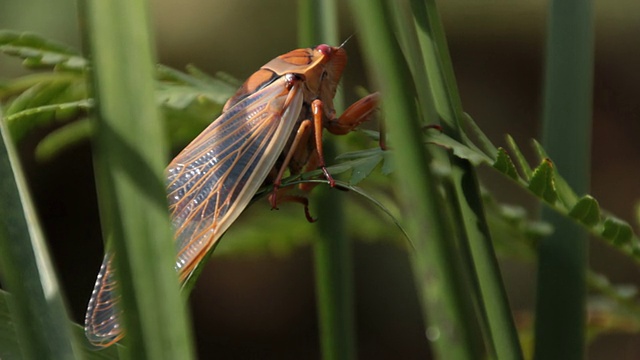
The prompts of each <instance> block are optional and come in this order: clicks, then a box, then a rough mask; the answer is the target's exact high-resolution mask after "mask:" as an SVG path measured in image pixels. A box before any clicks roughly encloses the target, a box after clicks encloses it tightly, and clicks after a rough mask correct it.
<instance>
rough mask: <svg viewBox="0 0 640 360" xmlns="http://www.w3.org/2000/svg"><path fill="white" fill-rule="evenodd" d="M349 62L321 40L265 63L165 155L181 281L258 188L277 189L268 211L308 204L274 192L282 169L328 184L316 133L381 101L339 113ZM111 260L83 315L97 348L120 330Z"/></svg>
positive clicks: (348, 124) (348, 126)
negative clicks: (315, 172) (317, 176)
mask: <svg viewBox="0 0 640 360" xmlns="http://www.w3.org/2000/svg"><path fill="white" fill-rule="evenodd" d="M346 60H347V56H346V52H345V51H344V49H343V48H341V47H331V46H328V45H319V46H317V47H316V48H314V49H311V48H309V49H298V50H293V51H291V52H289V53H287V54H284V55H281V56H279V57H277V58H275V59H273V60H271V61H270V62H268V63H267V64H266V65H264V66H263V67H262V68H260V70H258V71H257V72H255V73H254V74H253V75H252V76H251V77H249V78H248V79H247V81H246V82H245V83H244V84H243V85H242V87H241V88H240V89H239V90H238V91H237V92H236V94H235V95H234V96H232V97H231V98H230V99H229V100H228V101H227V103H226V104H225V106H224V108H223V112H222V114H221V115H220V116H219V117H218V118H217V119H216V120H215V121H213V122H212V123H211V125H209V126H208V127H207V128H206V129H205V130H204V131H203V132H202V133H201V134H200V135H198V137H196V138H195V139H194V140H193V141H192V142H191V143H190V144H189V145H187V147H186V148H185V149H184V150H182V152H180V153H179V154H178V156H176V157H175V159H173V161H171V163H170V164H169V166H168V167H167V169H166V172H165V175H166V186H167V199H168V202H169V213H170V216H171V221H172V227H173V230H174V232H175V243H176V263H175V269H176V271H177V272H178V273H179V276H180V281H182V282H184V281H186V279H188V277H189V275H190V274H191V273H192V271H193V270H194V269H195V268H196V266H197V265H198V264H199V263H200V261H201V260H202V259H203V257H204V256H205V255H206V254H207V253H208V251H210V250H211V249H212V247H213V246H214V245H215V243H216V242H217V241H218V240H219V239H220V237H221V236H222V234H223V233H224V232H225V231H226V230H227V229H228V228H229V226H230V225H231V224H232V223H233V222H234V221H235V220H236V219H237V217H238V216H239V215H240V213H241V212H242V211H243V210H244V209H245V208H246V207H247V205H248V204H249V202H250V200H251V198H252V197H253V196H254V195H255V193H256V192H257V191H258V189H259V188H260V187H261V186H262V185H263V184H265V183H266V184H273V186H274V191H273V193H272V194H271V196H270V201H271V204H272V206H273V207H276V205H277V203H278V202H280V201H298V202H303V203H304V204H305V210H306V198H304V197H298V196H287V195H286V194H285V190H287V189H279V187H280V181H281V179H282V177H283V174H284V172H285V170H286V169H289V171H290V173H291V174H298V173H300V172H301V171H303V170H304V169H305V168H313V169H315V168H317V167H320V168H322V169H323V170H324V173H325V177H326V178H327V180H329V182H330V183H331V184H333V179H332V178H331V175H330V174H329V173H328V172H327V171H326V168H325V162H324V157H323V153H322V129H323V128H326V129H328V130H329V131H330V132H332V133H335V134H344V133H347V132H349V131H351V130H352V129H354V128H355V127H356V126H357V125H358V124H360V123H361V122H363V121H365V120H367V119H368V118H369V117H370V115H371V114H372V113H373V111H374V110H375V109H376V107H377V105H378V95H377V94H372V95H369V96H367V97H365V98H363V99H361V100H360V101H358V102H356V103H355V104H353V105H352V106H350V107H349V108H348V109H347V110H346V111H345V112H344V114H343V115H342V116H341V117H340V118H338V117H336V114H335V110H334V109H333V97H334V96H335V92H336V87H337V84H338V81H339V80H340V76H341V74H342V71H343V69H344V67H345V65H346ZM306 214H307V218H308V219H310V220H311V218H310V216H309V215H308V212H306ZM113 256H114V254H113V253H111V252H107V253H106V255H105V257H104V260H103V263H102V266H101V268H100V272H99V273H98V277H97V280H96V284H95V287H94V290H93V292H92V296H91V300H90V301H89V305H88V308H87V314H86V318H85V333H86V335H87V338H88V339H89V341H90V342H91V343H92V344H94V345H97V346H109V345H111V344H113V343H115V342H117V341H118V340H120V339H121V338H122V336H123V335H124V332H123V329H122V328H121V326H120V322H119V318H120V315H121V312H122V310H121V309H119V307H118V300H119V295H118V293H117V290H116V287H117V283H116V281H115V276H114V267H113V266H112V263H113Z"/></svg>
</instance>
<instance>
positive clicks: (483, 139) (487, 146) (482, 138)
mask: <svg viewBox="0 0 640 360" xmlns="http://www.w3.org/2000/svg"><path fill="white" fill-rule="evenodd" d="M461 120H462V122H463V125H464V126H465V127H466V128H467V129H469V130H471V132H472V134H473V135H475V137H476V138H477V139H478V142H479V143H480V146H481V148H482V151H484V153H485V154H487V155H489V154H496V153H497V152H498V149H497V148H496V146H495V145H493V143H492V142H491V140H489V138H488V137H487V135H485V133H484V132H483V131H482V129H480V127H479V126H478V124H476V122H475V121H473V118H472V117H471V116H470V115H469V114H467V113H464V115H463V116H462V117H461Z"/></svg>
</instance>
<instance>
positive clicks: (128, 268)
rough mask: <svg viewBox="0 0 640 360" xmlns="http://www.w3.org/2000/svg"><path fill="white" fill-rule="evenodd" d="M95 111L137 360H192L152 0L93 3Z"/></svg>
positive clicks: (110, 224)
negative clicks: (159, 98)
mask: <svg viewBox="0 0 640 360" xmlns="http://www.w3.org/2000/svg"><path fill="white" fill-rule="evenodd" d="M82 10H83V13H82V15H83V16H84V18H85V21H86V22H87V24H88V30H89V35H88V37H87V40H88V41H89V46H88V49H90V51H91V59H92V61H93V63H92V65H93V67H92V70H93V71H92V73H91V76H92V78H91V80H92V85H93V90H94V94H93V95H94V98H95V100H96V104H97V114H96V116H97V127H96V130H97V131H96V139H95V160H96V162H95V169H96V183H97V187H98V195H99V200H100V201H99V203H100V212H101V219H102V225H103V229H105V238H109V237H112V238H113V242H112V243H111V244H107V247H112V250H115V253H116V256H115V265H116V275H117V279H118V281H119V282H118V286H119V288H118V289H117V290H119V291H120V294H121V305H122V309H123V311H124V319H120V320H121V321H124V324H123V325H125V326H126V331H127V337H126V338H125V339H126V341H127V344H128V345H129V349H130V352H131V354H130V357H131V358H134V359H143V358H147V359H190V358H192V357H193V348H192V344H191V338H192V337H191V329H190V327H189V324H188V321H187V317H186V311H185V304H184V302H183V300H182V297H181V296H180V292H179V287H178V276H177V274H176V272H175V270H174V263H175V245H174V243H173V234H172V231H171V229H170V224H169V217H168V212H167V202H166V193H165V188H164V181H163V169H164V167H165V165H166V163H167V158H166V154H167V150H166V147H165V144H164V134H163V128H162V123H163V122H162V121H161V117H160V113H159V111H158V109H157V107H156V98H155V90H154V83H153V74H154V62H155V60H154V57H153V55H152V54H153V47H152V44H153V40H152V37H151V34H150V33H149V22H148V13H147V2H146V1H140V0H138V1H130V0H112V1H101V0H85V3H84V5H83V7H82Z"/></svg>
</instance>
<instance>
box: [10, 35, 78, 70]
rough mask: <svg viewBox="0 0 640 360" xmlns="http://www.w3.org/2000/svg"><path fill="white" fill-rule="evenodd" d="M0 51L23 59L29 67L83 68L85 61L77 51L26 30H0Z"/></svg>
mask: <svg viewBox="0 0 640 360" xmlns="http://www.w3.org/2000/svg"><path fill="white" fill-rule="evenodd" d="M0 51H1V52H3V53H5V54H7V55H12V56H17V57H20V58H22V59H24V61H23V64H24V66H26V67H29V68H41V67H53V66H56V67H57V68H62V69H68V70H76V71H79V70H83V69H84V68H85V67H86V66H87V61H86V59H84V58H83V57H82V56H80V55H79V53H78V52H77V51H75V50H74V49H72V48H71V47H68V46H66V45H62V44H60V43H56V42H53V41H50V40H47V39H45V38H43V37H41V36H39V35H36V34H33V33H27V32H23V33H20V32H15V31H8V30H2V31H0Z"/></svg>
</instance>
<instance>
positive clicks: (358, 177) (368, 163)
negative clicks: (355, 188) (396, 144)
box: [349, 154, 383, 185]
mask: <svg viewBox="0 0 640 360" xmlns="http://www.w3.org/2000/svg"><path fill="white" fill-rule="evenodd" d="M382 159H383V157H382V155H381V154H377V155H373V156H369V157H366V158H362V159H360V160H357V161H354V162H353V172H352V173H351V179H350V180H349V182H350V183H351V184H352V185H357V184H358V183H359V182H360V181H362V180H364V179H365V178H366V177H367V176H369V174H371V172H372V171H373V169H375V168H376V166H378V164H379V163H380V162H381V161H382Z"/></svg>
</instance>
